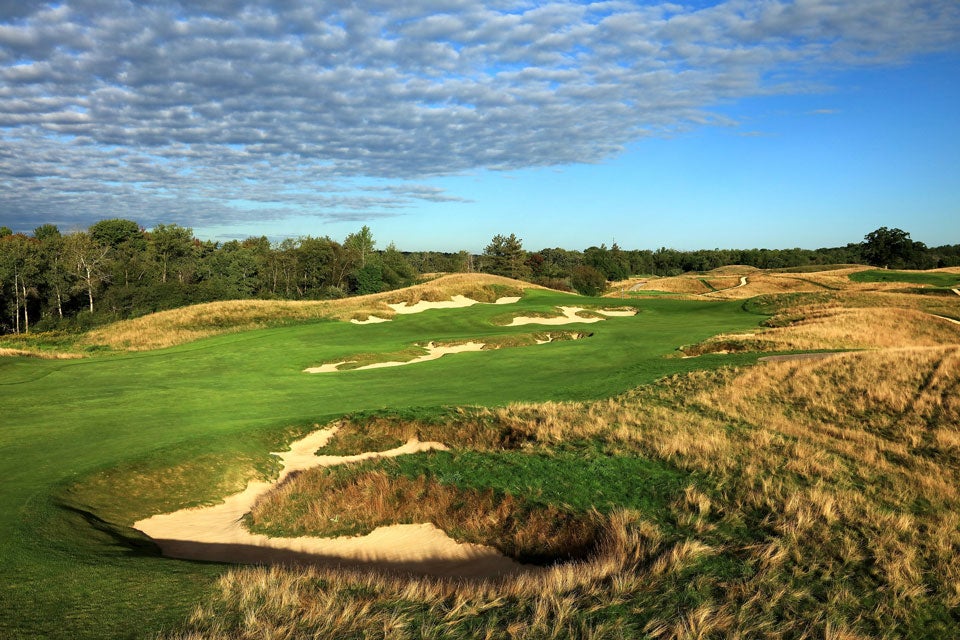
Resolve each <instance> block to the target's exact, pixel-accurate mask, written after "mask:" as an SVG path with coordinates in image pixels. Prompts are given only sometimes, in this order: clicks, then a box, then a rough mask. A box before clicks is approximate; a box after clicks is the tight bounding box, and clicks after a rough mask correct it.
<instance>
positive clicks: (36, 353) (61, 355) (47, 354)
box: [0, 347, 87, 360]
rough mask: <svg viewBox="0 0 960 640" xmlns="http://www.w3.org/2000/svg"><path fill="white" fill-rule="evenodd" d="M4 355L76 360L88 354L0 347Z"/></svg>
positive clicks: (1, 355)
mask: <svg viewBox="0 0 960 640" xmlns="http://www.w3.org/2000/svg"><path fill="white" fill-rule="evenodd" d="M3 357H26V358H40V359H41V360H76V359H78V358H86V357H87V356H86V355H85V354H82V353H71V352H53V351H41V350H39V349H36V350H34V349H7V348H2V347H0V358H3Z"/></svg>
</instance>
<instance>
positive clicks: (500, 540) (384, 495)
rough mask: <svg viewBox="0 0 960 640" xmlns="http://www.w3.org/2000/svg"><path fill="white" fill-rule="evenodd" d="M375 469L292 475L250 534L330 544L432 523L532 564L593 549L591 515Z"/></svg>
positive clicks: (258, 512)
mask: <svg viewBox="0 0 960 640" xmlns="http://www.w3.org/2000/svg"><path fill="white" fill-rule="evenodd" d="M377 466H381V465H376V464H369V463H367V464H362V465H354V466H351V467H347V468H331V469H322V468H321V469H313V470H310V471H307V472H304V473H301V474H298V475H297V476H296V477H295V478H293V479H292V480H291V481H289V482H287V483H284V485H283V486H282V487H281V488H279V489H278V490H276V491H274V492H272V493H271V494H269V495H268V496H267V497H266V498H264V499H263V500H261V501H260V502H259V503H258V504H257V505H256V506H255V508H254V509H253V511H252V512H251V514H250V524H251V528H252V529H253V530H254V531H257V532H261V533H266V534H267V535H273V536H284V537H295V536H302V535H311V536H326V537H333V536H341V535H357V534H366V533H369V532H370V531H372V530H373V529H375V528H376V527H379V526H384V525H391V524H410V523H419V522H431V523H433V524H434V525H436V526H437V527H439V528H440V529H443V530H444V531H446V532H447V533H448V534H449V535H451V536H452V537H453V538H454V539H456V540H458V541H461V542H472V543H477V544H483V545H487V546H492V547H495V548H497V549H499V550H500V551H501V553H503V554H504V555H506V556H508V557H511V558H514V559H516V560H519V561H520V562H527V563H534V564H545V563H550V562H555V561H558V560H570V559H579V558H586V557H587V556H589V555H590V554H591V553H593V552H594V551H595V550H596V548H597V546H598V544H599V538H600V523H599V519H598V518H597V517H596V516H595V514H592V513H575V512H573V511H571V510H570V509H564V508H562V507H557V506H554V505H543V504H535V503H532V502H530V501H529V500H527V499H525V498H523V497H518V496H515V495H512V494H510V493H503V492H500V491H494V490H493V489H489V488H488V489H483V490H480V489H461V488H458V487H456V486H453V485H450V484H444V483H443V482H440V481H439V480H438V479H436V478H433V477H430V478H428V477H423V476H420V477H415V478H409V477H405V476H403V475H399V474H396V473H387V472H386V471H384V470H383V469H379V468H375V467H377ZM291 512H292V514H291ZM291 515H292V516H293V517H291Z"/></svg>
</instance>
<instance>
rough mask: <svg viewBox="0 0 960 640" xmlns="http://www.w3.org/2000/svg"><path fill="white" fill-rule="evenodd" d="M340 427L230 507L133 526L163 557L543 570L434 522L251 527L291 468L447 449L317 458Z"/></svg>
mask: <svg viewBox="0 0 960 640" xmlns="http://www.w3.org/2000/svg"><path fill="white" fill-rule="evenodd" d="M336 431H337V428H336V427H333V428H329V429H322V430H320V431H316V432H313V433H311V434H309V435H307V436H306V437H304V438H302V439H300V440H298V441H296V442H294V443H292V444H291V445H290V450H289V451H286V452H283V453H275V454H274V455H277V456H279V457H280V459H281V461H282V463H283V470H282V471H281V472H280V476H279V477H278V478H277V480H276V481H275V482H251V483H250V484H249V485H247V488H246V489H245V490H244V491H242V492H241V493H238V494H235V495H233V496H230V497H228V498H226V499H225V500H224V502H223V503H222V504H218V505H214V506H212V507H202V508H192V509H182V510H180V511H176V512H174V513H167V514H161V515H156V516H152V517H150V518H146V519H144V520H140V521H138V522H136V523H134V525H133V526H134V528H136V529H139V530H140V531H142V532H143V533H145V534H146V535H148V536H150V537H151V538H153V540H154V541H155V542H156V543H157V545H159V547H160V549H161V551H162V552H163V555H165V556H168V557H173V558H182V559H189V560H210V561H217V562H239V563H256V564H262V563H288V564H290V563H292V564H319V565H327V566H357V567H373V568H378V569H387V570H394V571H400V572H405V573H417V574H421V575H432V576H441V577H477V578H485V577H501V576H507V575H515V574H518V573H528V572H532V571H535V570H536V569H535V568H531V567H528V566H526V565H522V564H520V563H518V562H515V561H513V560H511V559H510V558H507V557H506V556H504V555H502V554H501V553H500V552H498V551H497V550H496V549H494V548H492V547H487V546H484V545H479V544H472V543H458V542H456V541H455V540H453V539H452V538H450V537H449V536H447V535H446V534H445V533H444V532H443V531H441V530H440V529H437V528H436V527H435V526H433V525H432V524H429V523H424V524H413V525H392V526H387V527H378V528H377V529H375V530H374V531H372V532H371V533H369V534H367V535H364V536H341V537H337V538H317V537H299V538H271V537H269V536H266V535H263V534H256V533H251V532H250V531H249V530H247V528H246V527H245V526H244V525H243V518H244V515H246V514H247V513H248V512H249V511H250V509H251V508H252V507H253V505H254V504H255V503H256V501H257V500H258V499H259V498H260V497H261V496H263V495H265V494H266V493H267V492H269V491H271V490H272V489H273V488H275V487H277V486H279V485H280V484H281V483H282V482H283V481H284V480H285V479H286V478H287V477H288V476H289V475H290V474H291V473H294V472H297V471H303V470H306V469H310V468H313V467H318V466H326V467H329V466H334V465H338V464H347V463H350V462H358V461H361V460H369V459H372V458H388V457H395V456H399V455H405V454H409V453H417V452H420V451H428V450H431V449H446V447H445V446H444V445H443V444H441V443H439V442H419V441H416V440H411V441H410V442H407V444H405V445H403V446H401V447H397V448H395V449H390V450H388V451H377V452H367V453H362V454H359V455H354V456H324V455H319V456H318V455H315V454H314V451H316V450H317V449H318V448H320V447H323V446H324V445H325V444H326V443H327V442H328V441H329V439H330V438H331V437H332V436H333V434H334V433H336Z"/></svg>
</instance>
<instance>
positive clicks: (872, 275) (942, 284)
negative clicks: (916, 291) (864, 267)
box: [849, 269, 960, 289]
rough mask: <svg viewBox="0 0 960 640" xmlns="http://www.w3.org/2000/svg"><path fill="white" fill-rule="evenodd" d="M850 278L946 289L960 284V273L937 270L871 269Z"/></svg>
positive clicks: (852, 274) (853, 274)
mask: <svg viewBox="0 0 960 640" xmlns="http://www.w3.org/2000/svg"><path fill="white" fill-rule="evenodd" d="M849 278H850V279H851V280H852V281H854V282H904V283H909V284H922V285H929V286H931V287H939V288H946V289H952V288H954V287H957V286H960V275H957V274H956V273H947V272H936V271H933V272H931V271H888V270H886V269H871V270H869V271H858V272H856V273H851V274H850V275H849Z"/></svg>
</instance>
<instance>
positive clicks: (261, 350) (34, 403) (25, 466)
mask: <svg viewBox="0 0 960 640" xmlns="http://www.w3.org/2000/svg"><path fill="white" fill-rule="evenodd" d="M611 302H613V301H611V300H609V299H599V298H598V299H590V298H580V297H576V296H571V295H565V294H558V293H554V292H547V291H538V290H528V291H527V292H526V293H525V295H524V297H523V298H522V299H521V300H520V301H519V302H516V303H514V304H507V305H490V304H478V305H474V306H472V307H469V308H464V309H438V310H430V311H426V312H424V313H420V314H412V315H402V316H401V315H398V316H397V317H395V318H394V319H393V320H392V321H391V322H386V323H380V324H370V325H356V324H351V323H348V322H338V321H327V320H322V321H312V322H307V323H303V324H295V325H290V326H282V327H275V328H267V329H261V330H254V331H247V332H242V333H233V334H227V335H221V336H218V337H214V338H209V339H205V340H200V341H196V342H192V343H189V344H184V345H180V346H177V347H173V348H169V349H165V350H159V351H150V352H141V353H110V354H105V355H101V356H96V357H91V358H87V359H83V360H72V361H56V360H40V359H30V358H3V359H0V404H2V406H3V418H2V423H0V471H2V474H3V478H4V484H3V490H2V494H0V500H2V502H0V507H2V509H0V540H2V542H0V545H2V553H0V557H2V559H0V563H2V564H0V571H2V584H0V611H2V613H0V616H2V618H0V636H2V637H5V638H8V637H9V638H19V637H23V638H27V637H37V636H42V637H63V638H78V637H81V638H82V637H91V638H92V637H141V636H143V635H150V634H151V633H154V632H157V631H160V630H161V629H169V628H170V627H171V626H173V625H174V624H176V623H178V622H180V621H181V620H182V619H183V618H184V617H185V615H186V614H187V613H188V611H189V609H190V607H191V606H192V605H193V604H194V603H195V602H196V601H197V599H198V598H199V597H200V595H201V594H202V593H204V592H206V591H208V590H209V589H211V585H212V584H213V582H212V580H213V578H214V577H215V576H217V575H219V574H220V573H222V572H223V571H224V570H225V567H224V566H223V565H216V564H205V563H195V562H185V561H176V560H168V559H164V558H161V557H158V556H157V555H156V550H155V548H153V546H152V545H151V544H150V542H149V540H147V539H145V538H144V537H143V536H141V535H138V534H137V532H135V531H134V530H132V529H130V528H129V525H130V524H131V523H132V522H133V521H135V520H137V519H139V518H142V517H146V516H149V515H152V514H155V513H161V512H166V511H170V510H174V509H177V508H180V507H184V506H188V505H191V504H197V503H200V502H209V501H212V500H216V499H218V498H220V497H222V496H223V495H225V494H226V493H229V492H231V491H233V490H236V488H237V487H238V486H239V487H240V488H242V486H243V484H244V482H245V480H246V479H248V478H250V477H252V476H253V474H254V473H255V472H256V471H258V470H259V471H261V472H264V471H265V472H269V471H270V470H271V469H273V468H274V467H273V465H274V461H273V460H272V459H271V458H270V456H269V455H268V453H267V452H269V451H271V450H277V448H278V447H281V446H283V445H284V444H285V443H287V442H289V441H290V440H292V439H293V438H294V437H295V436H297V435H300V434H303V433H306V432H307V431H309V430H311V429H313V428H314V427H313V425H315V424H318V423H319V424H322V423H324V422H326V421H328V420H330V419H333V418H335V417H338V416H341V415H343V414H346V413H351V412H357V411H366V410H373V409H385V408H389V409H391V410H404V409H405V408H412V409H416V410H417V411H419V410H420V409H419V408H431V407H448V406H458V405H479V406H503V405H506V404H508V403H511V402H520V401H546V400H590V399H599V398H606V397H610V396H612V395H615V394H618V393H621V392H624V391H627V390H629V389H632V388H634V387H637V386H638V385H642V384H644V383H648V382H652V381H654V380H656V379H658V378H661V377H663V376H667V375H670V374H675V373H682V372H686V371H691V370H694V369H702V368H711V367H716V366H719V365H724V364H744V363H748V362H752V361H754V360H755V358H756V357H757V355H758V354H755V353H754V354H743V355H706V356H701V357H699V358H690V359H684V358H679V357H676V356H677V355H678V351H677V349H678V347H680V346H682V345H688V344H692V343H696V342H699V341H702V340H705V339H706V338H708V337H710V336H713V335H716V334H718V333H721V332H737V331H742V330H747V329H751V328H755V327H757V325H758V324H759V323H760V322H761V321H762V320H763V318H764V317H765V316H761V315H757V314H754V313H750V312H748V311H745V310H744V307H743V303H742V301H736V300H734V301H707V300H703V301H700V300H698V301H681V300H669V299H657V298H650V299H632V300H629V301H626V302H624V301H616V304H611ZM623 304H626V305H629V306H633V307H636V308H637V309H638V311H639V312H638V313H637V315H635V316H632V317H616V316H611V317H606V318H605V319H603V320H602V321H599V322H595V323H592V324H589V325H587V324H584V325H576V324H574V325H569V326H568V327H565V328H572V329H577V330H578V331H582V332H584V333H585V334H589V335H588V336H587V337H584V338H582V339H579V340H574V341H558V342H552V343H549V344H541V345H531V346H516V347H511V348H502V349H497V350H485V351H478V352H469V353H457V354H451V355H446V356H444V357H442V358H439V359H437V360H433V361H429V362H422V363H417V364H414V365H410V366H405V367H400V368H394V369H374V370H362V371H338V372H337V373H336V374H335V375H310V374H306V373H304V372H303V370H304V369H306V368H308V367H311V366H317V365H319V364H321V363H327V362H341V361H344V360H348V359H349V358H350V357H351V356H354V355H356V354H358V353H363V354H380V353H382V354H390V353H395V352H401V351H403V350H405V349H410V348H411V347H412V346H414V345H416V344H418V343H419V344H426V343H428V342H431V341H447V342H457V341H464V342H465V341H471V340H473V341H478V342H484V341H485V340H491V339H494V338H496V337H502V336H512V335H517V336H519V335H525V334H529V333H531V332H532V331H536V330H538V329H537V328H536V327H530V326H515V327H508V326H504V324H498V323H502V322H503V320H504V316H505V315H507V316H509V315H511V314H513V315H516V316H529V315H530V314H531V313H533V314H549V315H559V313H560V312H559V311H557V307H559V306H571V305H576V306H581V307H586V308H587V309H588V310H589V309H590V308H591V307H594V308H610V307H616V306H620V305H623ZM581 327H582V328H581ZM164 469H179V470H180V471H179V472H178V473H177V474H174V473H171V474H170V475H178V474H179V473H180V472H183V471H184V470H186V473H185V474H183V475H184V476H185V478H186V479H181V478H176V479H173V480H170V485H169V487H167V485H159V487H160V488H161V489H164V490H158V486H152V491H147V490H145V489H144V488H143V487H142V486H139V485H137V484H136V478H138V477H146V478H150V479H151V482H153V481H155V480H156V479H157V478H165V476H164V475H163V473H162V471H163V470H164ZM114 470H116V471H114ZM117 477H121V478H127V477H129V478H130V479H131V480H130V482H131V484H130V485H129V487H128V490H127V491H126V492H124V493H122V494H120V496H119V497H121V498H123V500H120V501H117V500H116V498H117V497H118V496H117V495H115V494H113V493H111V492H110V491H115V490H116V485H114V484H111V482H112V479H114V478H117ZM91 479H93V480H95V481H96V482H100V483H102V484H100V485H96V486H97V487H101V486H102V487H109V488H110V491H106V490H104V491H103V492H100V493H98V491H99V489H94V490H91V489H89V482H90V481H91ZM164 481H166V480H164ZM84 487H87V488H84ZM167 488H169V489H170V490H169V491H168V490H166V489H167Z"/></svg>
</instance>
